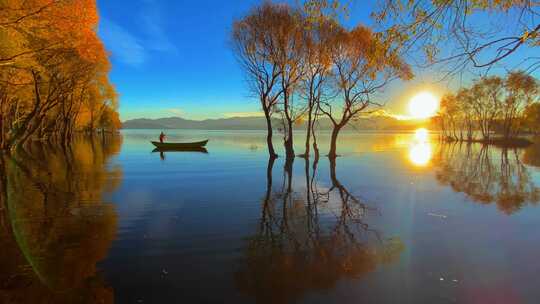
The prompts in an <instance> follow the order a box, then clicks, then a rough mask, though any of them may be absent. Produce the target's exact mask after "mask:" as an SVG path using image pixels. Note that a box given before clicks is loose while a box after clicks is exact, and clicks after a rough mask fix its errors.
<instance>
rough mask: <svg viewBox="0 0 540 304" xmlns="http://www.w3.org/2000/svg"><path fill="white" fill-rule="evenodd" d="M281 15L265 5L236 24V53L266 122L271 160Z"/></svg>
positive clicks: (278, 73)
mask: <svg viewBox="0 0 540 304" xmlns="http://www.w3.org/2000/svg"><path fill="white" fill-rule="evenodd" d="M281 15H282V12H281V9H280V7H278V6H277V5H274V4H271V3H264V4H263V5H261V6H258V7H255V8H254V9H253V10H252V11H251V12H250V13H249V14H248V15H247V16H245V17H244V18H242V19H240V20H238V21H236V22H235V23H234V24H233V32H232V46H233V51H234V53H235V55H236V57H237V58H238V61H239V62H240V64H241V65H242V67H243V69H244V72H245V75H246V79H247V82H248V85H249V87H250V89H251V91H252V92H253V93H254V94H255V95H256V96H257V98H258V99H259V102H260V104H261V108H262V110H263V112H264V116H265V118H266V126H267V136H266V140H267V145H268V153H269V154H270V157H272V158H275V157H277V154H276V152H275V149H274V145H273V143H272V135H273V130H272V114H273V113H274V111H275V109H276V105H277V102H278V98H279V97H280V96H281V94H282V90H281V89H280V88H279V77H280V76H281V73H282V70H281V69H280V68H279V66H278V63H277V62H276V61H275V60H274V54H273V52H272V51H273V48H275V47H276V45H277V43H278V42H277V39H278V38H277V35H276V31H275V27H276V24H278V23H279V21H280V18H281Z"/></svg>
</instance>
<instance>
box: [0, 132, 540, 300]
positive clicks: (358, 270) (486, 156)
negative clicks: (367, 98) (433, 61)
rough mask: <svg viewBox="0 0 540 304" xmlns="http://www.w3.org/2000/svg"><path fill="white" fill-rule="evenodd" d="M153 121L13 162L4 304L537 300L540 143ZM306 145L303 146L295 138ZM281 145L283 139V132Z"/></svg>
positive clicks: (3, 233)
mask: <svg viewBox="0 0 540 304" xmlns="http://www.w3.org/2000/svg"><path fill="white" fill-rule="evenodd" d="M158 134H159V130H158V131H156V130H124V131H122V134H121V136H118V137H106V138H102V137H96V138H91V139H89V138H86V139H83V138H79V139H77V140H75V141H74V142H73V144H72V145H71V146H70V147H66V148H61V147H53V146H50V145H43V144H37V143H34V144H32V145H31V146H30V147H29V148H28V149H27V150H26V151H25V152H23V151H21V152H18V153H16V154H14V155H13V156H12V157H4V160H3V163H2V166H3V170H2V172H3V174H2V175H1V186H2V188H1V189H0V190H1V192H2V205H0V207H2V213H1V216H2V217H1V222H0V224H1V225H0V243H1V244H0V246H1V248H3V249H2V250H1V251H0V286H1V288H0V302H1V303H536V302H537V301H538V299H539V298H540V289H538V286H539V285H540V277H538V273H539V272H540V263H539V262H538V257H539V256H540V207H539V206H538V203H539V201H540V145H538V144H535V145H533V146H531V147H529V148H527V149H508V150H503V149H500V148H496V147H484V146H481V145H466V144H462V145H460V144H443V143H440V142H438V140H437V135H436V134H428V133H426V132H422V131H420V132H410V133H373V132H348V133H343V134H342V135H341V137H340V141H339V142H340V144H339V147H338V152H339V153H340V154H341V157H339V158H338V159H337V160H336V161H335V162H330V161H329V160H328V158H326V157H324V156H323V155H324V153H326V152H327V151H328V140H329V136H328V135H329V134H326V133H325V134H321V135H320V136H319V137H318V142H319V146H320V148H321V153H322V155H321V158H320V159H319V160H318V162H316V163H314V161H313V159H311V161H306V160H305V159H303V158H296V159H295V160H294V162H292V163H290V162H286V160H285V159H284V158H283V157H280V158H278V159H276V160H275V161H273V162H272V161H269V159H268V156H267V150H266V147H265V136H264V133H263V132H259V131H181V130H169V131H168V132H167V135H168V140H169V141H190V140H199V139H205V138H209V139H210V142H209V143H208V146H207V152H208V153H200V152H165V153H152V149H153V147H152V146H151V144H150V143H149V141H150V140H155V139H156V138H157V135H158ZM295 140H296V143H295V144H296V153H297V154H300V153H302V152H303V148H302V146H303V136H302V134H301V133H298V134H297V137H296V138H295ZM274 141H275V144H276V147H278V148H279V154H280V155H283V154H284V153H283V150H282V147H281V146H282V145H281V140H280V138H279V136H277V135H276V138H275V139H274Z"/></svg>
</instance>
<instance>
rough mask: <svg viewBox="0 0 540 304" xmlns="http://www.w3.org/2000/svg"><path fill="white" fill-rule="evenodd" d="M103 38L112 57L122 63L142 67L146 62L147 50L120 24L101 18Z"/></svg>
mask: <svg viewBox="0 0 540 304" xmlns="http://www.w3.org/2000/svg"><path fill="white" fill-rule="evenodd" d="M100 26H101V28H102V38H103V41H104V42H105V45H106V46H107V48H108V49H109V50H110V51H111V52H112V55H113V56H114V57H116V58H118V60H120V61H121V62H123V63H125V64H127V65H131V66H140V65H141V64H143V63H144V61H145V60H146V50H145V49H144V47H143V46H142V45H141V43H140V42H139V40H138V39H137V37H135V36H134V35H132V34H131V33H130V32H128V31H127V30H126V29H124V28H122V27H121V26H119V25H118V24H116V23H114V22H112V21H111V20H108V19H106V18H103V17H102V18H101V24H100Z"/></svg>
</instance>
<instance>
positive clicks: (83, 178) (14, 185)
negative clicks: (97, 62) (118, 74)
mask: <svg viewBox="0 0 540 304" xmlns="http://www.w3.org/2000/svg"><path fill="white" fill-rule="evenodd" d="M120 145H121V142H120V139H119V138H116V137H114V138H112V137H111V138H92V139H80V140H76V141H74V142H73V144H72V145H71V146H69V147H52V146H50V145H41V144H32V145H30V146H29V147H28V150H30V151H28V150H26V151H19V152H18V153H16V154H15V155H12V156H11V157H4V158H3V160H2V162H3V163H2V167H3V168H2V169H3V172H5V174H2V188H1V190H2V203H3V204H2V207H3V213H2V224H3V225H2V226H1V227H0V230H1V234H2V236H1V238H0V242H1V243H2V244H1V247H2V248H6V249H7V250H2V252H0V261H1V262H0V264H1V267H2V271H1V273H0V284H1V291H0V302H2V303H112V302H113V291H112V289H111V288H109V287H107V286H106V285H105V282H104V281H103V279H102V278H101V277H100V275H99V274H98V272H97V269H96V263H97V262H99V261H101V260H103V259H104V258H105V256H106V254H107V251H108V249H109V246H110V244H111V242H112V240H113V239H114V237H115V234H116V228H117V215H116V212H115V210H114V207H113V205H112V204H110V203H105V202H103V196H104V194H106V193H107V192H110V191H112V190H113V189H115V188H116V187H117V186H118V183H119V181H120V178H121V174H122V173H121V170H120V168H118V167H112V168H111V167H109V165H108V160H109V159H110V157H111V156H112V155H113V154H116V153H118V151H119V150H120Z"/></svg>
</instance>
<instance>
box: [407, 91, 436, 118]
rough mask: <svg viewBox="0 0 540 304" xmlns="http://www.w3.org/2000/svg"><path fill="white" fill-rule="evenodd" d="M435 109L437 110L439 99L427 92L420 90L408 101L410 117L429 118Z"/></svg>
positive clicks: (434, 112)
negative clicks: (420, 91)
mask: <svg viewBox="0 0 540 304" xmlns="http://www.w3.org/2000/svg"><path fill="white" fill-rule="evenodd" d="M437 110H439V100H438V99H437V97H435V96H434V95H433V94H431V93H429V92H422V93H420V94H418V95H416V96H414V97H413V98H412V99H411V101H410V102H409V114H410V115H411V117H412V118H416V119H425V118H429V117H432V116H434V115H435V114H436V113H437Z"/></svg>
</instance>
